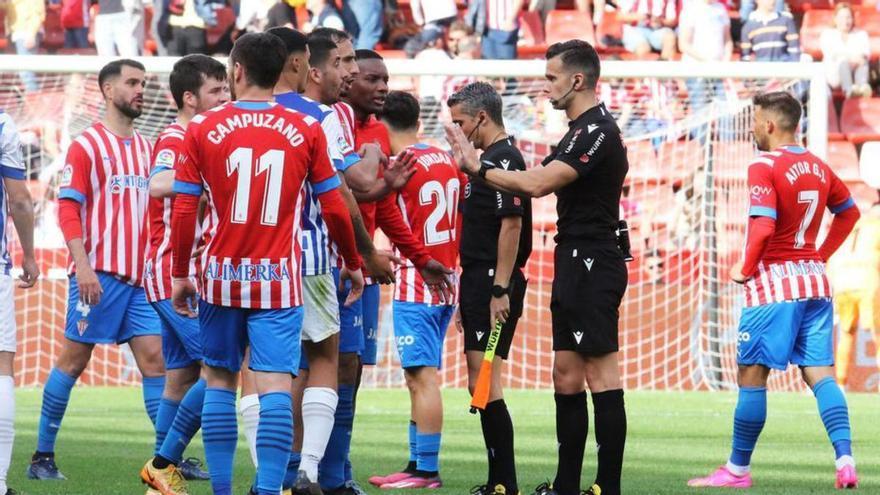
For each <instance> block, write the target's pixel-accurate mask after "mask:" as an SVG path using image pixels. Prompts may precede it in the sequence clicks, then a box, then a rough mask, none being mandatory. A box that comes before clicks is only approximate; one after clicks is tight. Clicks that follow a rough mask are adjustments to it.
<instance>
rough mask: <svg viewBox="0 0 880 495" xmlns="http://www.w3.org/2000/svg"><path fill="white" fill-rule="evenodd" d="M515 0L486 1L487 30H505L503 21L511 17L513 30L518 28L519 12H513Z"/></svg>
mask: <svg viewBox="0 0 880 495" xmlns="http://www.w3.org/2000/svg"><path fill="white" fill-rule="evenodd" d="M516 4H517V2H516V0H486V26H487V27H488V28H489V29H499V30H502V31H504V30H506V29H508V28H507V27H505V26H504V23H505V21H506V20H507V19H508V18H509V17H511V16H513V18H514V19H515V20H514V29H516V28H517V27H519V12H515V11H514V8H515V7H516Z"/></svg>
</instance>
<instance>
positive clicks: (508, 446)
mask: <svg viewBox="0 0 880 495" xmlns="http://www.w3.org/2000/svg"><path fill="white" fill-rule="evenodd" d="M480 425H481V426H482V428H483V438H484V439H485V441H486V452H487V454H488V458H489V478H488V481H487V486H488V487H489V489H490V490H491V489H492V488H494V487H495V485H498V484H501V485H504V488H505V489H506V492H507V493H513V494H516V493H518V492H519V487H518V486H517V483H516V463H515V461H514V454H513V421H512V420H511V419H510V412H509V411H508V410H507V404H506V403H505V402H504V399H499V400H495V401H492V402H490V403H488V404H486V410H484V411H481V412H480Z"/></svg>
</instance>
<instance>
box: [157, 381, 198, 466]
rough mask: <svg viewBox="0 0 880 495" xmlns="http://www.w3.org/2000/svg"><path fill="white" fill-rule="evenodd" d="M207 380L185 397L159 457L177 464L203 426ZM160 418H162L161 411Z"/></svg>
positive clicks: (191, 389) (191, 388)
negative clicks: (203, 407) (203, 406)
mask: <svg viewBox="0 0 880 495" xmlns="http://www.w3.org/2000/svg"><path fill="white" fill-rule="evenodd" d="M205 387H206V384H205V380H204V379H199V381H197V382H196V383H195V384H193V386H192V387H190V389H189V390H187V392H186V395H184V396H183V400H182V401H180V406H179V407H178V408H177V414H175V416H174V422H173V423H171V428H170V429H169V430H168V434H167V436H166V437H165V441H164V442H163V443H162V445H161V446H160V447H159V452H158V453H159V455H160V456H162V457H164V458H165V459H168V460H169V461H171V462H173V463H175V464H177V463H179V462H180V460H181V458H182V457H183V451H184V450H186V447H187V445H189V442H190V440H192V437H194V436H195V434H196V432H197V431H199V428H201V426H202V404H204V402H205ZM159 417H160V418H161V417H162V414H161V411H160V414H159Z"/></svg>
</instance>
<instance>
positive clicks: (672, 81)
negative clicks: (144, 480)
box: [0, 55, 830, 390]
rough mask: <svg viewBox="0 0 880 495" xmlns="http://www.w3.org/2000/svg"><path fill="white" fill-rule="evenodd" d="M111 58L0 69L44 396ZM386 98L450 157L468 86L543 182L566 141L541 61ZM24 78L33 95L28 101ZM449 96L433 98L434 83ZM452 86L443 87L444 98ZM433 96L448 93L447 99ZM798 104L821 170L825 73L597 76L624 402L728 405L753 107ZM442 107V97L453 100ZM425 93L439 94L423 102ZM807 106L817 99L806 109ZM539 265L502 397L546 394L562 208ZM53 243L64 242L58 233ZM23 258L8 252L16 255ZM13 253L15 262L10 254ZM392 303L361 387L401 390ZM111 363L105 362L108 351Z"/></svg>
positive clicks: (684, 71)
mask: <svg viewBox="0 0 880 495" xmlns="http://www.w3.org/2000/svg"><path fill="white" fill-rule="evenodd" d="M111 60H113V59H112V58H102V57H91V56H57V55H44V56H17V55H2V56H0V106H2V107H3V110H4V111H6V112H7V113H9V114H10V115H11V116H12V118H13V119H15V120H16V121H17V122H18V123H19V128H20V129H21V130H22V132H23V133H24V134H26V136H24V141H25V143H26V150H25V156H26V158H27V160H28V164H27V165H28V167H29V177H30V179H31V189H32V192H33V193H34V196H35V201H36V203H37V210H38V232H37V237H38V241H37V244H38V256H39V257H40V262H41V264H42V266H43V267H44V269H45V270H44V273H45V272H46V271H49V270H51V276H49V277H46V279H45V280H43V281H41V282H40V285H39V287H38V288H37V289H35V290H34V291H31V292H25V291H19V292H17V294H16V305H17V320H18V325H19V329H20V334H19V341H20V348H19V357H18V358H17V363H18V366H19V370H18V372H17V377H18V380H19V382H20V383H21V384H23V385H38V384H40V383H42V382H43V381H44V380H45V377H46V375H47V373H48V371H49V369H50V368H51V366H52V363H53V362H54V359H55V355H56V353H57V351H58V344H59V342H60V341H61V339H62V338H63V337H62V335H63V334H62V328H63V327H62V326H63V321H64V313H65V306H66V294H67V283H66V277H65V275H64V267H65V266H66V250H65V249H64V246H63V242H59V241H58V239H59V234H58V232H57V226H55V224H56V223H57V222H56V220H55V218H54V214H55V213H54V206H53V205H54V193H53V190H54V189H55V187H56V186H57V172H58V170H60V167H59V164H63V160H64V154H65V152H66V146H67V144H69V142H70V139H71V138H72V137H75V136H76V135H78V134H79V133H80V132H81V131H82V130H83V129H84V128H85V127H86V126H88V125H90V124H91V123H92V122H93V121H95V120H97V119H99V118H100V114H101V108H102V105H103V103H102V101H101V97H100V93H99V91H98V88H97V73H98V71H99V70H100V68H101V67H102V66H104V65H105V64H106V63H107V62H109V61H111ZM138 60H140V61H141V62H142V63H143V64H144V65H145V67H146V69H147V72H148V85H147V90H146V94H145V108H144V113H143V115H142V116H141V117H140V118H139V119H137V121H136V123H135V124H136V126H137V128H138V129H139V130H140V131H141V132H142V133H144V134H145V135H146V136H149V137H151V138H154V137H155V136H156V135H157V134H158V133H159V132H160V131H161V130H162V129H163V128H164V127H165V126H166V125H168V123H170V122H171V120H172V119H173V116H174V113H175V109H174V108H173V101H171V98H170V95H169V93H168V89H167V85H168V78H167V76H168V74H169V73H170V71H171V68H172V66H173V64H174V62H175V61H176V60H177V59H176V58H171V57H147V58H140V59H138ZM386 65H387V67H388V70H389V73H390V74H391V87H392V89H404V90H407V91H411V92H413V93H414V94H416V95H418V96H419V97H420V100H421V102H422V107H423V108H422V130H423V138H424V139H426V140H429V141H432V142H435V143H438V144H440V145H443V146H445V143H444V142H443V139H442V125H441V124H442V123H443V121H445V120H447V116H446V115H447V114H446V110H445V109H444V105H443V104H442V103H443V101H444V100H445V98H446V97H448V96H449V94H448V87H450V86H451V87H455V86H456V85H458V86H460V85H461V84H463V83H466V82H469V81H472V80H477V79H481V80H487V81H490V82H493V83H494V84H495V85H496V87H497V88H498V89H499V90H500V91H501V93H502V96H503V100H504V103H505V107H504V119H505V124H506V125H507V126H508V129H509V130H511V132H512V133H513V134H515V135H516V136H517V137H518V139H519V146H520V148H521V150H522V151H523V154H524V157H525V158H526V161H527V164H528V165H529V166H537V165H538V164H539V163H540V161H541V159H542V158H543V157H544V156H546V155H547V154H548V153H549V151H550V148H551V146H553V145H554V144H555V143H556V142H557V141H558V139H559V138H560V137H561V134H560V131H561V130H562V129H564V125H565V124H564V120H563V119H564V116H563V113H562V112H558V111H555V110H552V109H550V108H549V105H548V104H547V102H546V98H545V97H544V96H543V95H542V93H541V88H542V85H543V79H544V69H545V62H544V61H541V60H514V61H497V60H455V61H449V62H448V63H442V64H438V63H436V62H433V61H432V62H431V63H424V62H422V61H418V60H400V59H387V60H386ZM21 72H33V73H34V75H35V80H36V81H37V84H38V86H39V89H38V90H37V91H36V92H33V91H28V90H26V89H25V88H24V85H23V84H22V83H21V82H20V81H19V77H18V74H19V73H21ZM438 80H439V81H440V84H435V83H436V82H437V81H438ZM447 83H449V84H447ZM439 88H444V89H443V90H441V89H439ZM768 89H789V90H792V91H794V92H796V93H797V94H798V95H799V96H803V97H806V105H805V106H806V116H807V119H806V127H805V129H804V133H805V136H806V138H807V143H808V146H809V147H810V149H811V150H812V151H813V152H814V153H816V154H817V155H819V156H822V157H824V156H826V151H827V134H828V108H829V97H830V95H829V91H828V89H827V87H826V80H825V75H824V72H823V70H822V67H821V65H820V64H817V63H762V62H723V63H687V62H624V61H615V60H608V61H604V62H603V63H602V74H601V78H600V88H599V90H598V93H599V96H600V98H602V99H603V101H606V104H607V105H608V108H609V109H610V110H611V111H612V113H614V114H615V116H616V117H618V122H619V124H620V125H621V128H622V130H623V132H624V137H625V140H626V144H627V148H628V155H629V158H630V173H629V175H628V178H627V184H626V187H625V190H624V198H623V200H622V203H621V211H622V213H623V216H625V217H626V218H627V219H628V220H629V221H630V223H631V232H632V245H633V251H634V254H635V255H636V258H637V259H636V261H635V262H634V263H632V264H630V266H629V270H630V284H629V288H628V292H627V296H626V298H625V300H624V303H623V306H622V308H621V325H620V341H621V359H622V371H623V378H624V381H625V385H626V387H627V388H641V389H674V390H680V389H704V390H705V389H723V388H728V387H730V386H732V384H733V383H735V369H736V367H735V342H736V336H735V334H736V324H737V322H738V317H739V309H740V308H741V305H742V296H741V293H740V291H739V290H738V288H737V287H734V286H732V285H731V284H730V283H729V282H728V281H727V278H726V273H727V269H728V268H729V266H730V265H731V264H732V263H733V262H734V261H736V259H737V258H738V256H739V251H740V248H741V245H742V240H743V237H744V232H745V220H746V214H745V204H746V201H747V194H746V192H747V191H746V185H745V178H746V177H745V176H746V167H747V165H748V163H749V161H750V159H751V158H752V156H753V155H754V153H755V150H754V145H753V144H752V138H751V136H750V133H749V131H750V128H751V125H752V121H751V119H752V116H753V112H752V110H753V107H752V104H751V97H752V96H754V95H755V94H757V93H758V92H761V91H764V90H768ZM444 91H446V92H444ZM428 93H430V94H428ZM807 95H809V96H808V97H807ZM533 210H534V229H533V244H534V251H533V254H532V257H531V259H530V261H529V264H528V265H527V267H526V274H527V277H528V278H529V290H528V295H527V301H526V307H525V311H524V314H523V317H522V319H521V320H520V324H519V326H518V329H517V334H516V338H515V340H514V346H513V350H512V351H511V355H510V364H509V366H508V370H509V371H508V377H507V384H506V385H507V386H510V387H518V388H541V387H549V386H551V363H552V358H551V352H552V351H551V337H550V314H549V306H550V281H551V280H552V276H553V266H552V265H553V263H552V259H553V257H552V250H553V241H552V237H553V234H554V232H555V224H554V222H555V199H554V198H553V197H552V196H550V197H547V198H542V199H539V200H535V201H534V202H533ZM53 229H54V230H53ZM15 245H16V244H15V242H13V246H15ZM13 249H16V248H15V247H14V248H13ZM386 303H387V293H386V294H385V295H384V297H383V309H382V312H381V316H380V328H379V345H380V363H379V365H378V366H375V367H371V368H368V369H367V370H366V371H365V374H364V383H365V385H367V386H400V385H402V383H403V381H402V373H401V372H400V369H399V365H398V362H397V355H396V344H395V340H394V338H393V332H392V328H391V318H390V305H387V304H386ZM99 347H106V346H99ZM136 373H137V372H136V368H135V367H134V362H133V360H132V359H131V358H130V356H129V355H128V354H127V353H126V351H125V349H123V350H122V351H118V350H116V349H115V348H112V347H111V348H108V349H105V350H101V351H100V352H96V354H95V358H94V359H93V361H92V363H91V365H90V369H89V371H88V372H87V373H86V375H84V378H83V380H82V381H81V382H82V383H85V384H103V385H114V384H134V383H136V382H137V381H136V380H135V378H136ZM466 377H467V371H466V369H465V365H464V357H463V353H462V342H461V337H460V336H459V335H458V334H457V332H455V331H454V330H450V332H448V335H447V339H446V350H445V353H444V369H443V382H444V384H445V385H446V386H456V387H461V386H464V385H465V384H466ZM799 383H800V382H799V380H798V379H797V377H796V376H795V375H794V374H793V373H791V372H788V373H774V375H773V376H772V377H771V386H772V387H775V388H785V389H796V388H799V387H800V386H801V385H799Z"/></svg>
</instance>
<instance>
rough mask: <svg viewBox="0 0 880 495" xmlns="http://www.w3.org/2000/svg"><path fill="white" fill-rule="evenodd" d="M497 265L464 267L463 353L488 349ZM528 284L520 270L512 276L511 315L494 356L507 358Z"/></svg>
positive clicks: (515, 271) (461, 307) (461, 297)
mask: <svg viewBox="0 0 880 495" xmlns="http://www.w3.org/2000/svg"><path fill="white" fill-rule="evenodd" d="M494 269H495V266H494V265H482V264H477V265H468V266H466V267H463V268H462V271H461V284H460V285H459V287H461V289H460V294H459V295H460V297H459V311H460V312H461V324H462V326H463V327H464V350H465V351H480V352H483V351H485V350H486V343H487V342H488V339H489V330H491V329H490V328H489V324H490V323H489V318H490V315H489V303H490V301H491V300H492V286H493V285H495V274H494ZM526 284H527V281H526V279H525V276H524V275H523V273H522V271H521V270H520V269H519V268H514V269H513V273H512V274H511V275H510V294H509V297H510V316H509V317H508V318H507V322H506V323H505V324H504V326H503V327H501V338H500V339H499V340H498V345H497V347H495V355H496V356H498V357H500V358H502V359H507V355H508V353H509V352H510V345H511V343H512V342H513V334H514V332H516V323H517V321H519V317H520V316H522V311H523V302H524V300H525V297H526Z"/></svg>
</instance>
